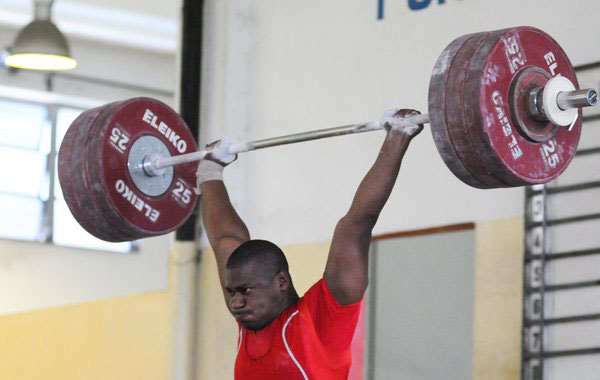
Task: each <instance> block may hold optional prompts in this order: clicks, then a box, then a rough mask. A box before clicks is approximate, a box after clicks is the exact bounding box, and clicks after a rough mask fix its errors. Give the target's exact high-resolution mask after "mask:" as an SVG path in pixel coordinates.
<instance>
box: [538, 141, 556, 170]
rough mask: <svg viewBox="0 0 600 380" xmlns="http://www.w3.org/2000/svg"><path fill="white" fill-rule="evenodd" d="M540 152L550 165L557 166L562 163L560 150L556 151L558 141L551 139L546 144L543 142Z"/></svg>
mask: <svg viewBox="0 0 600 380" xmlns="http://www.w3.org/2000/svg"><path fill="white" fill-rule="evenodd" d="M540 153H541V155H542V159H543V160H544V162H546V164H548V166H549V167H551V168H555V167H556V165H558V164H559V163H560V157H559V156H558V152H556V142H555V141H554V139H552V140H549V141H548V142H547V143H546V144H542V147H541V148H540Z"/></svg>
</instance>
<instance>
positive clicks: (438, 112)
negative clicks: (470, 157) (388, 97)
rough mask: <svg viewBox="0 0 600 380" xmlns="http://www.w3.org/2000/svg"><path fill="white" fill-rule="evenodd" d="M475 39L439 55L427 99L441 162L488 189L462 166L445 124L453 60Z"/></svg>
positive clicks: (455, 43) (464, 38)
mask: <svg viewBox="0 0 600 380" xmlns="http://www.w3.org/2000/svg"><path fill="white" fill-rule="evenodd" d="M474 36H476V35H475V34H469V35H465V36H461V37H458V38H457V39H455V40H454V41H452V42H451V43H450V44H449V45H448V46H447V47H446V48H445V49H444V50H443V51H442V53H441V54H440V56H439V58H438V60H437V62H436V63H435V66H434V68H433V72H432V74H431V79H430V81H429V96H428V99H429V100H428V112H429V125H430V128H431V133H432V135H433V140H434V142H435V146H436V147H437V150H438V152H439V153H440V156H441V157H442V160H444V163H445V164H446V166H447V167H448V169H450V171H451V172H452V173H454V175H455V176H456V177H457V178H459V179H460V180H461V181H463V182H464V183H466V184H468V185H470V186H473V187H477V188H486V187H488V186H486V185H485V184H484V183H482V182H481V181H480V180H479V179H477V178H475V177H474V176H473V175H472V174H471V173H470V172H469V171H468V170H467V168H466V167H465V165H464V164H463V163H462V161H461V160H460V158H459V157H458V154H457V152H456V148H455V147H454V144H452V140H451V138H450V134H449V132H448V125H447V122H446V115H447V113H448V111H447V109H446V99H447V98H448V97H449V96H453V94H449V93H448V92H447V91H446V83H447V80H448V75H449V72H450V68H451V66H452V64H453V61H454V59H455V57H456V54H458V52H459V50H460V49H461V47H462V46H463V45H464V44H465V42H466V41H467V40H469V39H470V38H473V37H474Z"/></svg>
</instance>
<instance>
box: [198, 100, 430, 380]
mask: <svg viewBox="0 0 600 380" xmlns="http://www.w3.org/2000/svg"><path fill="white" fill-rule="evenodd" d="M415 114H418V112H417V111H414V110H393V111H388V112H386V113H385V114H384V118H383V119H382V121H381V124H382V125H384V126H385V128H386V130H387V135H386V138H385V140H384V143H383V146H382V147H381V150H380V152H379V155H378V156H377V159H376V161H375V163H374V164H373V166H372V168H371V169H370V170H369V172H368V173H367V175H366V176H365V178H364V179H363V181H362V182H361V184H360V186H359V187H358V190H357V191H356V195H355V196H354V200H353V201H352V205H351V207H350V210H349V211H348V213H347V214H346V215H345V216H344V217H342V219H340V221H339V222H338V224H337V226H336V228H335V232H334V234H333V239H332V242H331V247H330V249H329V256H328V258H327V265H326V267H325V272H324V274H323V278H322V279H321V280H319V281H318V282H317V283H316V284H314V285H313V286H312V287H311V288H310V289H309V290H308V291H307V292H306V293H305V294H304V296H303V297H302V298H299V297H298V294H297V293H296V290H295V289H294V285H293V283H292V278H291V276H290V274H289V271H288V264H287V261H286V259H285V256H284V254H283V252H282V251H281V250H280V249H279V248H278V247H277V246H276V245H275V244H273V243H271V242H268V241H264V240H250V234H249V232H248V229H247V228H246V225H245V224H244V222H243V221H242V220H241V219H240V217H239V216H238V214H237V213H236V211H235V210H234V208H233V206H232V205H231V202H230V201H229V197H228V194H227V190H226V188H225V185H224V184H223V182H222V179H221V173H222V170H223V167H224V166H226V165H228V164H229V163H231V162H232V161H233V160H235V158H236V157H237V156H236V155H234V154H231V153H229V146H230V142H229V141H226V140H224V141H221V142H219V143H218V144H216V145H213V146H209V149H211V153H210V154H208V155H207V156H206V157H205V158H206V159H205V160H202V161H201V162H200V164H199V165H198V171H197V182H198V186H199V187H200V190H201V193H202V217H203V220H204V227H205V229H206V233H207V235H208V239H209V241H210V244H211V246H212V247H213V251H214V253H215V257H216V261H217V267H218V271H219V279H220V281H221V286H222V288H223V293H224V296H225V302H226V303H227V307H228V308H229V311H230V312H231V314H232V315H233V316H234V317H235V319H236V320H237V321H238V324H239V327H240V332H239V348H238V355H237V359H236V362H235V378H236V379H260V380H267V379H282V378H286V379H308V378H310V379H346V378H347V376H348V371H349V369H350V363H351V360H350V343H351V341H352V337H353V335H354V330H355V327H356V323H357V319H358V314H359V311H360V301H361V299H362V297H363V295H364V293H365V290H366V288H367V283H368V253H369V244H370V241H371V231H372V229H373V227H374V226H375V223H376V221H377V218H378V216H379V213H380V212H381V210H382V209H383V206H384V205H385V203H386V201H387V199H388V197H389V195H390V193H391V191H392V188H393V186H394V183H395V182H396V178H397V176H398V172H399V170H400V164H401V162H402V158H403V157H404V154H405V153H406V150H407V149H408V145H409V144H410V141H411V140H412V139H413V138H414V137H415V136H416V135H418V134H419V133H420V132H421V130H422V129H423V126H422V125H404V124H402V123H401V122H400V121H401V120H402V119H403V118H405V117H407V116H414V115H415Z"/></svg>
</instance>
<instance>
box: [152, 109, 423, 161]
mask: <svg viewBox="0 0 600 380" xmlns="http://www.w3.org/2000/svg"><path fill="white" fill-rule="evenodd" d="M425 123H429V115H427V114H425V115H415V116H411V117H408V118H406V119H404V120H398V121H397V122H396V124H397V125H399V126H411V125H417V124H425ZM383 128H384V126H383V124H382V123H381V122H379V121H373V122H369V123H360V124H350V125H344V126H341V127H334V128H327V129H318V130H315V131H310V132H301V133H294V134H291V135H285V136H280V137H273V138H268V139H263V140H255V141H250V142H247V143H242V144H233V145H232V146H231V147H230V148H229V153H231V154H237V153H243V152H249V151H251V150H258V149H264V148H270V147H273V146H279V145H287V144H295V143H299V142H303V141H310V140H319V139H324V138H328V137H335V136H344V135H352V134H355V133H363V132H370V131H377V130H380V129H383ZM208 153H210V152H209V151H206V150H200V151H197V152H192V153H187V154H181V155H178V156H172V157H157V158H155V159H154V160H152V168H153V169H154V170H160V169H162V168H165V167H167V166H173V165H179V164H185V163H188V162H192V161H198V160H201V159H202V158H204V156H206V155H207V154H208Z"/></svg>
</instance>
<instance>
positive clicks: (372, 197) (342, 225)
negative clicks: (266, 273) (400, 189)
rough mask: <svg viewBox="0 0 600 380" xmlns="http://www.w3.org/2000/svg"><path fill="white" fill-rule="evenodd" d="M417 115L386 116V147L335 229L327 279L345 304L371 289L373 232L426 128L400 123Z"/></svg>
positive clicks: (325, 274)
mask: <svg viewBox="0 0 600 380" xmlns="http://www.w3.org/2000/svg"><path fill="white" fill-rule="evenodd" d="M414 114H418V112H417V111H414V110H399V111H393V112H392V113H386V115H384V120H383V121H382V122H385V125H386V129H387V131H388V132H387V135H386V138H385V141H384V142H383V146H382V147H381V150H380V152H379V155H378V157H377V159H376V161H375V163H374V164H373V166H372V167H371V169H370V170H369V172H368V173H367V175H366V176H365V178H364V179H363V180H362V182H361V183H360V185H359V187H358V190H357V191H356V194H355V196H354V200H353V201H352V205H351V207H350V210H349V211H348V213H347V214H346V215H345V216H344V217H343V218H342V219H340V221H339V222H338V224H337V226H336V228H335V232H334V234H333V239H332V243H331V248H330V250H329V257H328V259H327V265H326V267H325V273H324V275H323V277H324V279H325V282H326V283H327V286H328V287H329V289H330V291H331V293H332V295H333V296H334V298H335V299H336V301H337V302H339V303H340V304H342V305H347V304H350V303H354V302H357V301H359V300H361V299H362V297H363V295H364V293H365V290H366V289H367V285H368V253H369V245H370V242H371V232H372V230H373V227H374V226H375V223H376V222H377V218H378V217H379V213H380V212H381V210H382V209H383V206H384V205H385V203H386V201H387V200H388V198H389V196H390V193H391V191H392V188H393V187H394V183H395V182H396V178H397V176H398V172H399V170H400V164H401V162H402V158H403V157H404V153H406V150H407V148H408V145H409V144H410V141H411V140H412V138H413V137H415V136H416V135H418V134H419V133H420V132H421V130H422V129H423V126H422V125H420V126H409V127H404V126H400V125H397V121H398V120H400V119H402V118H404V117H408V116H412V115H414ZM395 122H396V123H395Z"/></svg>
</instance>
